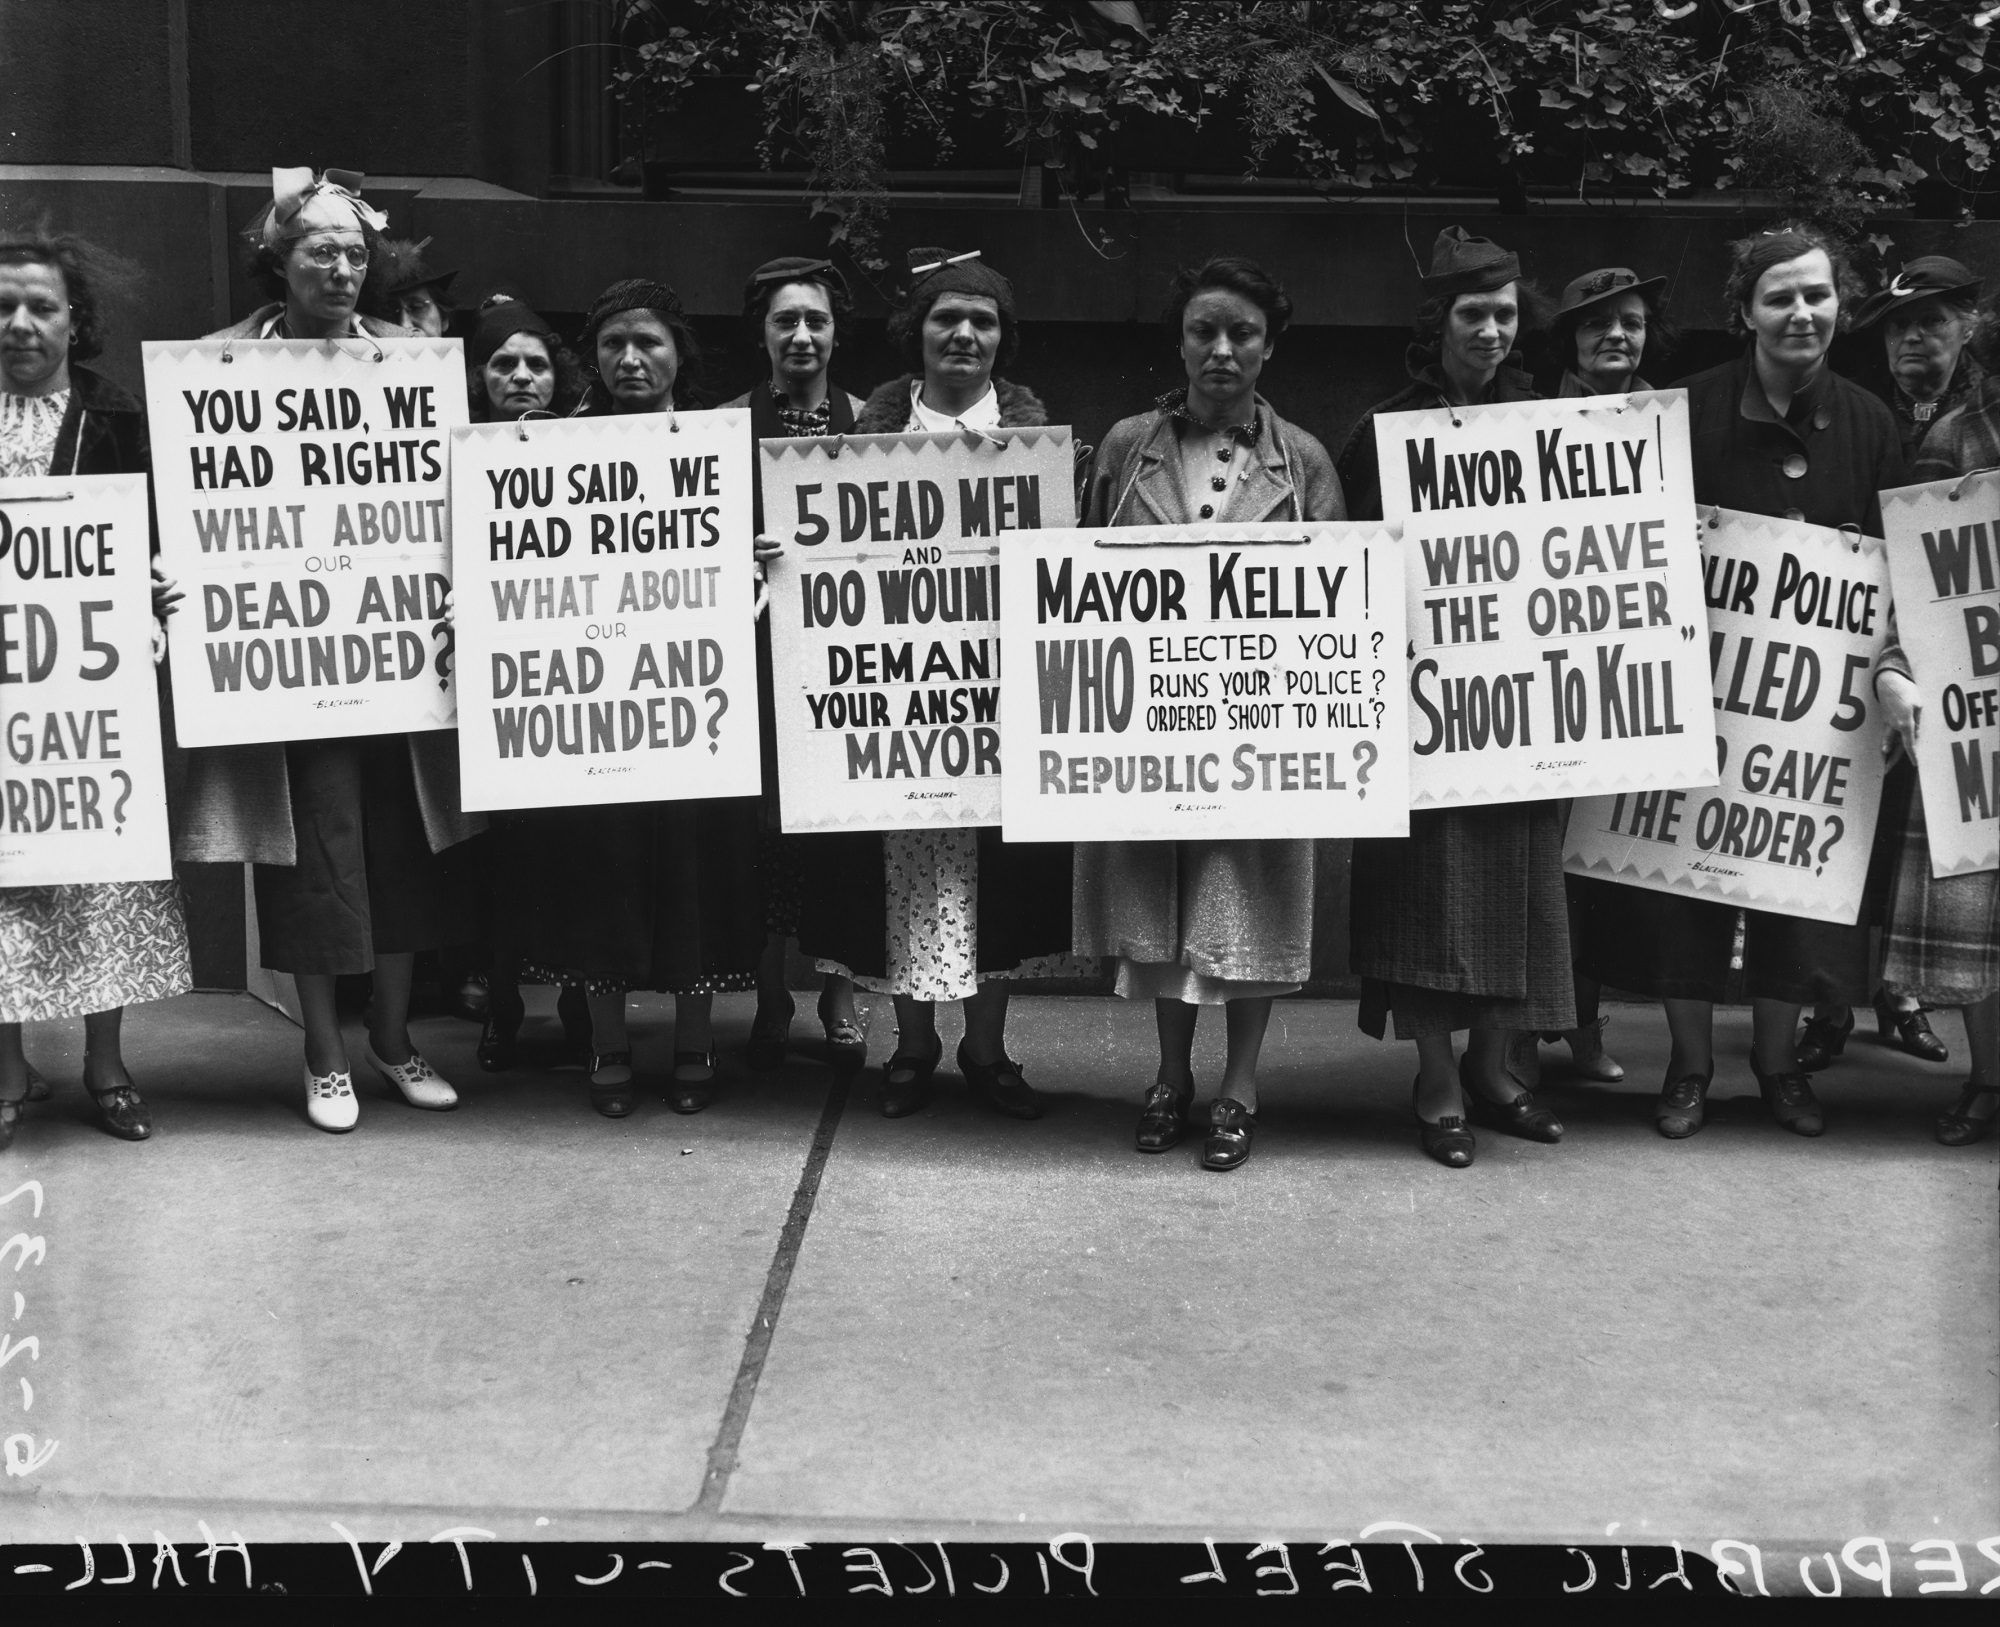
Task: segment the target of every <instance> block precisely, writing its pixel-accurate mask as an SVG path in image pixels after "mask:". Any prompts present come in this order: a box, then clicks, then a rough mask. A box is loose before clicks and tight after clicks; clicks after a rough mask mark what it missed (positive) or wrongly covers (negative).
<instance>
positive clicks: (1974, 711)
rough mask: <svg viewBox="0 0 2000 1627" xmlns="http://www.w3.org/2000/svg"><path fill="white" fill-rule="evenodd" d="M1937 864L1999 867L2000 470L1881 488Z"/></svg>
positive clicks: (1946, 868)
mask: <svg viewBox="0 0 2000 1627" xmlns="http://www.w3.org/2000/svg"><path fill="white" fill-rule="evenodd" d="M1882 525H1883V528H1884V529H1885V530H1886V531H1887V532H1888V533H1889V584H1890V587H1891V589H1892V590H1893V592H1894V594H1895V601H1896V628H1897V633H1898V635H1899V637H1900V639H1901V642H1902V646H1903V653H1904V654H1905V655H1907V656H1908V657H1909V658H1910V670H1911V672H1912V673H1913V674H1914V675H1915V677H1916V680H1917V687H1918V688H1919V689H1920V690H1922V691H1923V714H1922V716H1921V718H1920V719H1919V722H1918V725H1917V752H1916V756H1917V781H1918V783H1919V784H1920V785H1921V786H1922V787H1923V797H1924V828H1925V830H1926V832H1927V833H1928V835H1929V838H1930V846H1931V873H1932V874H1933V875H1938V876H1960V875H1968V874H1970V873H1971V872H1973V871H1975V870H1994V869H2000V473H1995V472H1993V471H1991V470H1988V471H1987V472H1986V473H1984V474H1976V475H1969V476H1967V477H1966V478H1964V479H1962V480H1940V481H1934V482H1933V483H1931V484H1930V485H1927V486H1903V487H1899V488H1898V489H1897V490H1895V491H1886V492H1884V493H1883V494H1882Z"/></svg>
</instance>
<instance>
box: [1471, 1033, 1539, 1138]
mask: <svg viewBox="0 0 2000 1627" xmlns="http://www.w3.org/2000/svg"><path fill="white" fill-rule="evenodd" d="M1471 1060H1472V1057H1471V1053H1470V1052H1468V1053H1467V1054H1466V1055H1464V1056H1462V1057H1460V1058H1459V1061H1458V1082H1459V1084H1460V1086H1461V1087H1463V1089H1464V1091H1465V1095H1466V1099H1467V1100H1468V1101H1470V1102H1471V1103H1472V1116H1473V1117H1474V1118H1475V1119H1477V1120H1479V1121H1480V1122H1481V1123H1482V1124H1490V1125H1492V1126H1493V1128H1494V1129H1496V1130H1504V1131H1506V1133H1507V1134H1508V1135H1513V1136H1520V1137H1522V1138H1523V1139H1524V1140H1528V1141H1551V1142H1553V1141H1560V1140H1562V1138H1563V1127H1562V1120H1561V1119H1559V1118H1557V1117H1556V1116H1555V1114H1554V1113H1553V1112H1552V1111H1550V1110H1549V1109H1548V1108H1546V1107H1544V1106H1542V1104H1541V1103H1540V1102H1538V1101H1536V1100H1535V1094H1534V1092H1533V1091H1531V1090H1527V1089H1525V1088H1524V1089H1523V1090H1521V1091H1520V1093H1519V1094H1518V1095H1516V1096H1514V1097H1513V1098H1512V1099H1511V1100H1509V1101H1505V1102H1495V1101H1490V1100H1488V1099H1487V1098H1486V1097H1485V1096H1483V1095H1481V1094H1480V1091H1479V1088H1478V1086H1477V1085H1475V1084H1474V1083H1473V1081H1472V1070H1471V1069H1470V1068H1469V1067H1468V1066H1467V1064H1468V1063H1469V1062H1470V1061H1471Z"/></svg>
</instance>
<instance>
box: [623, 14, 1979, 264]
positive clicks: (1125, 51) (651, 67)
mask: <svg viewBox="0 0 2000 1627" xmlns="http://www.w3.org/2000/svg"><path fill="white" fill-rule="evenodd" d="M611 4H612V6H613V10H614V16H615V18H616V22H617V26H618V29H619V38H620V41H621V43H622V44H623V45H624V46H625V48H626V50H625V54H624V56H623V58H622V60H623V62H624V64H625V65H624V66H623V67H621V68H620V70H619V71H618V74H617V84H618V89H619V90H620V92H621V94H623V95H625V96H626V97H628V98H631V99H634V100H637V101H641V102H643V103H645V104H646V105H647V106H648V107H649V108H650V109H652V110H653V112H654V114H655V115H662V114H663V115H669V116H670V115H671V114H672V113H673V111H674V110H675V109H676V108H677V107H679V106H680V105H681V103H682V101H683V99H684V98H685V97H686V95H687V94H688V92H689V91H690V90H691V89H692V88H693V87H695V86H696V85H697V84H698V83H700V82H702V81H703V80H706V79H710V78H713V77H715V76H718V75H739V76H746V77H747V82H748V85H749V88H750V90H751V91H753V92H755V93H757V94H759V95H761V97H762V112H763V117H764V129H765V135H766V140H765V145H764V149H763V156H764V159H765V161H766V162H767V163H772V164H780V163H782V164H785V165H787V166H788V167H803V168H805V169H806V170H807V172H808V180H807V186H808V191H809V193H810V195H811V197H812V200H813V208H814V209H815V211H816V212H825V213H827V214H830V215H832V216H833V217H834V228H833V236H834V238H835V240H836V241H843V242H845V243H846V244H847V245H848V247H849V249H850V250H851V251H852V252H853V253H854V254H855V255H856V257H857V259H859V260H860V261H861V262H862V263H864V264H870V265H879V264H880V263H881V261H880V254H879V241H880V230H881V226H882V223H883V220H884V210H885V207H886V201H887V197H888V178H887V154H888V152H889V150H890V142H891V140H892V138H893V137H896V136H904V137H912V136H913V137H916V138H918V139H920V140H921V141H922V142H923V143H924V144H925V149H926V152H927V155H928V156H929V157H930V161H931V162H932V163H934V164H940V165H941V164H944V163H947V162H949V159H950V157H951V155H952V151H953V148H954V144H955V143H957V142H959V141H960V140H961V139H962V138H963V137H964V134H965V132H966V130H967V129H968V128H969V127H970V126H971V124H972V123H976V122H977V121H979V120H981V119H984V120H987V121H993V120H996V119H997V120H998V121H999V122H1000V125H1001V126H1002V128H1003V129H1004V132H1005V139H1006V140H1007V142H1008V143H1010V144H1011V145H1012V146H1014V147H1016V148H1019V149H1020V150H1021V152H1022V155H1023V161H1024V162H1027V163H1031V164H1032V163H1037V162H1039V163H1041V164H1042V165H1044V166H1046V167H1047V168H1048V169H1050V170H1051V171H1053V172H1054V173H1055V175H1056V176H1057V177H1058V179H1059V181H1060V182H1061V184H1062V186H1063V188H1064V190H1065V192H1066V193H1067V194H1068V195H1070V196H1071V197H1073V198H1074V197H1081V196H1088V195H1090V194H1091V193H1093V192H1095V191H1098V190H1099V189H1102V190H1103V191H1104V193H1105V195H1106V197H1107V200H1108V201H1115V200H1116V199H1117V197H1118V196H1119V195H1120V189H1121V184H1122V177H1124V176H1126V175H1128V174H1129V173H1130V172H1132V171H1141V172H1144V171H1149V170H1158V169H1168V168H1180V169H1199V170H1203V171H1207V172H1210V173H1244V174H1264V175H1276V176H1289V177H1294V178H1297V179H1300V180H1303V181H1306V182H1309V183H1311V184H1313V185H1315V186H1318V187H1320V188H1321V189H1323V190H1325V191H1327V192H1330V193H1338V192H1355V191H1366V190H1369V189H1378V188H1385V187H1387V188H1398V189H1402V188H1416V187H1426V188H1438V187H1444V188H1450V187H1463V188H1467V189H1470V190H1475V191H1480V192H1484V193H1486V194H1488V195H1491V194H1493V193H1495V192H1496V191H1497V192H1498V193H1499V195H1500V197H1501V198H1502V200H1503V206H1504V205H1505V204H1506V203H1508V202H1509V201H1510V200H1511V201H1513V202H1514V203H1515V204H1516V205H1518V204H1519V202H1520V201H1521V200H1523V199H1524V198H1525V197H1526V196H1527V195H1528V193H1530V192H1531V191H1537V190H1540V191H1551V190H1560V191H1563V192H1573V193H1574V194H1575V195H1578V196H1581V197H1586V198H1588V197H1602V196H1606V195H1621V194H1622V195H1628V196H1629V195H1633V194H1651V195H1655V196H1659V197H1663V198H1664V197H1674V196H1686V195H1689V194H1692V193H1696V192H1700V191H1708V190H1712V189H1716V188H1722V189H1728V188H1755V189H1758V190H1761V191H1767V192H1775V193H1776V194H1778V200H1777V201H1778V202H1779V203H1780V205H1781V206H1783V207H1786V208H1788V209H1791V210H1796V211H1803V212H1807V213H1812V214H1816V215H1818V216H1820V217H1821V218H1822V219H1824V220H1825V221H1826V222H1827V223H1828V224H1830V225H1833V226H1835V227H1836V228H1839V229H1842V230H1845V231H1849V232H1852V231H1854V230H1856V229H1857V228H1858V227H1859V226H1860V224H1861V223H1862V222H1863V221H1864V220H1865V219H1866V218H1867V217H1868V216H1869V215H1872V214H1878V213H1881V212H1883V211H1885V210H1896V209H1903V208H1909V207H1912V206H1916V205H1923V206H1926V207H1930V208H1933V209H1939V210H1943V211H1949V212H1954V213H1961V214H1965V215H1970V214H1972V213H1973V212H1975V211H1976V210H1977V209H1979V208H1980V207H1981V206H1982V200H1984V199H1985V198H1986V197H1987V196H1988V194H1989V192H1990V191H1991V190H1993V189H1992V188H1990V187H1989V184H1988V177H1989V175H1990V173H1991V169H1992V164H1993V149H1992V139H1993V131H1994V130H1995V128H1996V127H2000V76H1995V75H1991V74H1989V73H1988V71H1987V61H1986V56H1987V41H1988V38H1989V35H1988V33H1987V32H1986V31H1985V30H1982V29H1980V28H1977V27H1975V26H1974V24H1973V14H1974V10H1975V8H1974V7H1973V6H1971V5H1970V4H1948V3H1945V0H1911V3H1908V4H1898V3H1897V0H1842V3H1838V4H1836V3H1834V0H1695V3H1693V4H1691V5H1690V4H1687V3H1685V0H1679V3H1674V0H1497V3H1493V0H1235V3H1224V0H1207V3H1185V0H1142V3H1138V4H1132V3H1113V0H1091V3H1078V0H903V3H889V0H845V3H840V0H676V3H673V4H666V3H664V0H611ZM1857 10H1858V12H1859V15H1856V12H1857ZM655 128H656V129H659V130H661V131H663V132H670V130H671V125H670V123H661V122H659V121H658V119H657V118H656V122H655ZM1176 132H1178V134H1179V136H1180V137H1182V138H1192V139H1193V141H1194V143H1195V151H1196V157H1195V161H1193V162H1181V163H1178V164H1175V163H1168V162H1165V161H1164V160H1163V158H1162V154H1163V153H1166V152H1168V151H1169V150H1170V149H1171V147H1172V146H1173V145H1174V141H1173V139H1172V138H1173V137H1174V136H1175V133H1176ZM1180 144H1181V145H1182V146H1183V147H1185V146H1186V145H1187V141H1186V140H1185V139H1183V140H1182V141H1181V143H1180Z"/></svg>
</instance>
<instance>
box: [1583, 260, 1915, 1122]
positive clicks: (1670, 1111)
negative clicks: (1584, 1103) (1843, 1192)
mask: <svg viewBox="0 0 2000 1627" xmlns="http://www.w3.org/2000/svg"><path fill="white" fill-rule="evenodd" d="M1851 280H1852V278H1851V274H1850V273H1849V272H1848V269H1847V265H1846V262H1845V260H1844V259H1843V258H1842V257H1841V255H1840V253H1839V251H1838V250H1836V249H1834V248H1833V247H1832V246H1831V245H1830V244H1829V242H1828V241H1827V239H1826V238H1825V237H1824V236H1823V235H1821V234H1820V233H1819V232H1818V231H1817V230H1815V229H1814V228H1812V227H1809V226H1786V227H1782V228H1780V229H1778V230H1776V231H1769V232H1764V233H1762V234H1760V235H1759V236H1756V237H1747V238H1743V239H1741V240H1740V241H1738V242H1736V243H1734V244H1732V245H1731V248H1730V270H1729V280H1728V284H1727V286H1726V289H1725V298H1726V302H1727V305H1728V310H1729V321H1730V326H1731V327H1732V328H1733V329H1734V330H1735V331H1737V332H1740V333H1742V334H1743V335H1744V336H1745V337H1746V338H1747V340H1748V344H1747V346H1746V348H1745V350H1744V352H1743V354H1742V355H1741V356H1739V357H1738V358H1737V359H1736V360H1735V361H1731V362H1724V363H1723V364H1722V365H1721V366H1720V367H1713V368H1710V369H1709V370H1708V371H1707V372H1704V373H1697V374H1696V375H1695V376H1694V377H1693V378H1691V379H1689V380H1688V381H1687V382H1686V386H1685V388H1686V390H1687V392H1688V426H1689V434H1690V437H1691V441H1692V448H1693V460H1694V495H1695V500H1696V501H1697V502H1699V503H1704V504H1708V503H1713V504H1716V505H1718V506H1720V507H1723V508H1732V509H1739V510H1742V511H1743V512H1745V513H1748V514H1772V515H1777V516H1780V517H1781V518H1784V519H1788V520H1803V521H1806V522H1808V523H1809V524H1812V525H1823V526H1833V527H1842V526H1846V527H1853V528H1855V529H1857V530H1859V531H1861V532H1864V533H1866V534H1867V535H1869V536H1880V535H1881V534H1882V511H1881V506H1880V504H1879V503H1878V502H1877V500H1876V495H1875V494H1876V493H1877V492H1878V491H1879V490H1883V489H1885V488H1887V487H1891V486H1900V485H1902V484H1904V472H1903V459H1902V453H1901V450H1900V448H1899V447H1898V445H1897V441H1896V425H1895V421H1894V419H1892V418H1891V417H1890V415H1889V410H1888V408H1886V407H1884V406H1883V405H1882V403H1881V402H1880V401H1878V400H1876V399H1875V398H1874V397H1873V396H1872V395H1870V394H1869V393H1868V392H1867V391H1866V390H1863V389H1861V388H1860V387H1859V386H1858V385H1855V384H1852V383H1850V382H1849V381H1848V380H1846V379H1844V378H1841V377H1840V376H1839V375H1838V374H1836V373H1834V372H1833V371H1832V369H1831V368H1829V367H1828V366H1827V365H1826V358H1827V348H1828V346H1829V344H1830V343H1831V342H1832V339H1833V335H1834V332H1835V330H1836V329H1837V328H1838V327H1839V326H1840V323H1841V315H1842V306H1843V303H1844V300H1843V291H1844V289H1845V287H1846V285H1848V284H1849V283H1850V282H1851ZM1739 919H1740V922H1741V927H1742V950H1741V953H1742V959H1741V961H1740V965H1741V968H1742V970H1741V982H1740V985H1739V984H1738V982H1737V980H1736V978H1735V977H1734V976H1733V975H1732V973H1731V961H1732V952H1733V950H1734V947H1735V944H1736V936H1737V929H1738V923H1739ZM1581 924H1582V926H1583V929H1584V930H1583V932H1582V937H1583V940H1584V941H1583V943H1582V944H1581V946H1580V952H1579V956H1578V960H1579V964H1580V965H1582V966H1583V968H1584V969H1585V970H1586V971H1587V972H1589V973H1590V975H1592V976H1594V977H1596V978H1598V979H1599V980H1600V981H1602V982H1605V983H1609V984H1610V985H1612V986H1613V987H1614V988H1621V989H1631V990H1633V991H1635V992H1637V993H1643V994H1650V995H1653V996H1655V997H1656V998H1658V999H1660V1000H1661V1001H1662V1002H1663V1003H1664V1005H1665V1007H1666V1013H1667V1028H1668V1031H1669V1032H1670V1034H1671V1035H1672V1038H1673V1047H1672V1051H1671V1054H1670V1056H1669V1058H1668V1062H1667V1077H1666V1082H1665V1085H1664V1087H1663V1088H1662V1090H1661V1093H1660V1099H1659V1103H1658V1105H1657V1106H1656V1107H1655V1109H1654V1122H1655V1125H1656V1127H1657V1128H1658V1130H1659V1132H1660V1134H1662V1135H1664V1136H1667V1137H1669V1138H1672V1139H1679V1138H1681V1137H1684V1136H1690V1135H1693V1134H1694V1133H1695V1132H1696V1131H1697V1130H1699V1129H1700V1128H1701V1126H1702V1123H1703V1119H1704V1116H1705V1111H1706V1102H1707V1097H1708V1091H1709V1087H1710V1085H1711V1084H1712V1083H1713V1081H1714V1077H1715V1052H1714V1041H1713V1024H1714V1011H1715V1005H1716V1002H1717V1001H1720V1000H1728V999H1734V998H1741V997H1742V996H1743V995H1745V994H1747V995H1748V997H1749V999H1750V1002H1751V1010H1752V1030H1753V1039H1752V1055H1751V1062H1750V1071H1751V1072H1752V1074H1753V1075H1755V1077H1756V1080H1757V1086H1758V1090H1759V1093H1760V1094H1761V1095H1762V1096H1763V1098H1764V1101H1765V1104H1766V1105H1767V1106H1768V1107H1769V1108H1770V1110H1771V1114H1772V1117H1773V1118H1775V1119H1776V1120H1777V1121H1778V1123H1780V1124H1782V1125H1783V1126H1784V1127H1785V1128H1786V1129H1788V1130H1790V1131H1792V1132H1793V1133H1794V1134H1797V1135H1802V1136H1816V1135H1819V1134H1821V1133H1822V1132H1823V1131H1824V1130H1825V1128H1826V1122H1825V1118H1824V1116H1823V1114H1822V1113H1821V1111H1820V1106H1819V1102H1818V1101H1817V1099H1816V1098H1815V1097H1814V1095H1813V1090H1812V1084H1811V1081H1810V1080H1809V1079H1808V1078H1807V1075H1806V1071H1805V1070H1804V1069H1803V1068H1801V1067H1800V1066H1799V1065H1798V1060H1797V1056H1796V1045H1795V1034H1796V1029H1797V1024H1798V1017H1799V1013H1800V1011H1801V1010H1802V1009H1803V1008H1804V1006H1805V1005H1806V1004H1807V1003H1808V1002H1810V1001H1813V1000H1824V1001H1828V1002H1830V1003H1841V1004H1851V1003H1852V1002H1854V1001H1855V1000H1857V999H1865V998H1866V995H1867V985H1868V927H1867V925H1866V924H1865V923H1864V924H1862V925H1859V926H1852V927H1843V926H1835V925H1831V924H1829V923H1826V922H1819V921H1808V920H1805V919H1802V918H1800V917H1797V916H1788V915H1772V914H1768V913H1766V912H1765V911H1762V910H1744V911H1742V912H1741V914H1740V917H1739V912H1738V911H1737V910H1736V909H1735V908H1734V907H1733V906H1730V905H1727V904H1719V903H1716V902H1713V901H1712V900H1708V899H1699V898H1688V897H1681V896H1677V895H1674V894H1670V893H1657V892H1652V891H1649V890H1647V889H1645V888H1640V887H1623V886H1616V885H1611V886H1607V887H1604V888H1601V889H1595V890H1593V894H1592V899H1591V908H1590V911H1589V915H1588V919H1587V920H1586V921H1584V922H1583V923H1581ZM1739 990H1740V992H1739Z"/></svg>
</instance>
